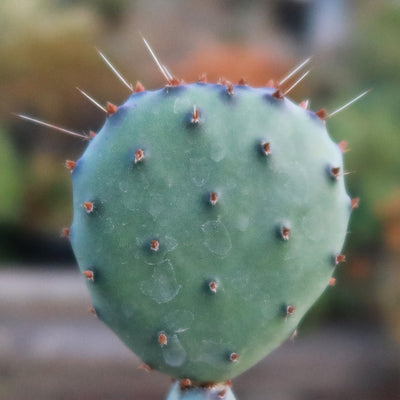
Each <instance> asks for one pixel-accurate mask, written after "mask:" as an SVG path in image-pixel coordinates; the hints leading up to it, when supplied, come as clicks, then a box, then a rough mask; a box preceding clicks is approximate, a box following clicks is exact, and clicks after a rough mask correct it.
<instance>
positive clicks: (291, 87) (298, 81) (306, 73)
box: [283, 70, 310, 96]
mask: <svg viewBox="0 0 400 400" xmlns="http://www.w3.org/2000/svg"><path fill="white" fill-rule="evenodd" d="M309 73H310V70H308V71H307V72H305V73H304V74H303V75H302V76H301V77H300V78H299V79H297V81H296V82H295V83H293V85H292V86H290V88H289V89H286V90H285V91H284V93H283V95H284V96H286V95H287V94H288V93H289V92H291V91H292V90H293V89H294V88H295V87H296V86H297V85H298V84H299V83H300V82H301V81H302V80H303V79H304V78H305V77H306V76H307V75H308V74H309Z"/></svg>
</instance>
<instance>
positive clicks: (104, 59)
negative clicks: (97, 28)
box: [96, 48, 133, 92]
mask: <svg viewBox="0 0 400 400" xmlns="http://www.w3.org/2000/svg"><path fill="white" fill-rule="evenodd" d="M96 51H97V52H98V53H99V55H100V57H101V58H102V59H103V61H104V62H105V63H106V64H107V66H108V67H109V68H110V69H111V71H112V72H114V74H115V75H116V77H117V78H118V79H119V80H120V81H121V82H122V83H123V84H124V85H125V86H126V87H127V88H128V89H129V90H130V91H131V92H133V87H132V84H131V83H128V82H127V81H126V80H125V79H124V77H123V76H122V75H121V74H120V73H119V72H118V71H117V69H116V68H115V67H114V66H113V65H112V64H111V62H110V61H109V60H108V59H107V58H106V56H105V55H104V54H103V53H102V52H101V51H100V50H99V49H97V48H96Z"/></svg>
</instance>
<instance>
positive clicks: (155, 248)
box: [150, 240, 160, 251]
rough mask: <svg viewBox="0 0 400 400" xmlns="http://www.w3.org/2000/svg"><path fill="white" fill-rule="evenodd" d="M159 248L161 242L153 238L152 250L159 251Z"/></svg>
mask: <svg viewBox="0 0 400 400" xmlns="http://www.w3.org/2000/svg"><path fill="white" fill-rule="evenodd" d="M159 248H160V243H159V242H158V240H152V241H151V244H150V250H152V251H158V249H159Z"/></svg>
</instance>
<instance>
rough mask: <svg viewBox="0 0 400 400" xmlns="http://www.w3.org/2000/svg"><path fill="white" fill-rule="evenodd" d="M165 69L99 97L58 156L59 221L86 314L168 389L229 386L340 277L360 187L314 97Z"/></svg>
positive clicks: (211, 394) (206, 394) (183, 391)
mask: <svg viewBox="0 0 400 400" xmlns="http://www.w3.org/2000/svg"><path fill="white" fill-rule="evenodd" d="M100 54H101V53H100ZM101 55H102V54H101ZM102 57H103V58H104V56H103V55H102ZM160 69H162V71H164V73H165V76H166V79H167V81H168V84H167V85H166V86H165V87H164V88H162V89H159V90H156V91H146V90H145V89H144V87H143V86H142V85H141V84H140V83H138V84H137V86H136V89H135V91H133V94H132V95H131V96H130V97H129V98H128V100H127V101H126V102H125V103H124V104H123V105H121V106H119V107H117V106H115V105H113V104H111V103H108V104H107V106H106V107H104V108H103V107H101V106H100V107H101V108H103V109H104V111H105V112H106V113H107V120H106V123H105V125H104V126H103V128H102V129H101V130H100V131H99V132H98V133H97V134H94V133H92V134H91V137H90V142H89V145H88V146H87V148H86V150H85V152H84V154H83V155H82V156H81V158H80V159H79V160H77V162H74V161H68V162H67V164H66V165H67V167H68V168H69V169H70V170H71V175H72V183H73V206H74V217H73V223H72V225H71V228H70V230H69V231H68V233H69V237H70V241H71V244H72V247H73V251H74V253H75V256H76V259H77V262H78V264H79V268H80V270H81V272H82V274H83V275H84V277H85V278H86V280H87V285H88V288H89V291H90V293H91V297H92V300H93V309H92V311H93V313H95V314H96V315H97V316H98V317H99V318H100V319H101V320H102V321H103V322H104V323H105V324H107V325H108V326H109V327H110V328H111V329H112V330H113V331H114V332H115V333H116V334H117V335H118V336H119V337H120V339H121V340H122V341H123V342H124V343H125V344H126V345H127V346H128V347H129V348H130V349H132V350H133V351H134V352H135V353H136V354H137V355H138V356H139V357H140V358H141V359H142V360H143V362H144V363H145V364H144V366H145V367H144V368H145V369H147V370H151V369H156V370H158V371H161V372H163V373H166V374H168V375H170V376H171V377H173V378H174V379H177V380H180V382H177V383H175V384H174V386H173V387H172V389H171V392H170V394H169V396H168V400H177V399H185V400H194V399H199V400H200V399H206V398H207V399H226V400H233V399H234V398H235V397H234V395H233V392H232V391H231V389H230V379H232V378H234V377H235V376H237V375H238V374H240V373H242V372H244V371H245V370H247V369H248V368H250V367H251V366H253V365H254V364H255V363H257V362H258V361H260V360H261V359H262V358H263V357H265V356H266V355H267V354H268V353H270V352H271V351H272V350H273V349H275V348H276V347H277V346H279V345H280V344H281V343H282V342H283V341H284V340H286V339H287V338H289V337H290V336H293V335H295V333H296V327H297V326H298V324H299V322H300V321H301V319H302V318H303V316H304V315H305V313H306V312H307V310H308V309H309V308H310V307H311V305H312V304H313V303H314V302H315V301H316V300H317V299H318V297H319V296H320V295H321V293H322V292H323V291H324V290H325V289H326V287H327V286H333V285H334V284H335V279H334V278H333V277H332V274H333V271H334V267H335V266H336V265H337V264H339V263H341V262H343V261H344V260H345V256H344V255H343V254H341V250H342V247H343V243H344V240H345V237H346V231H347V226H348V221H349V216H350V213H351V210H352V209H353V208H354V207H356V206H357V204H358V199H353V200H352V199H350V198H349V196H348V195H347V193H346V189H345V183H344V168H343V160H342V153H343V152H344V151H345V143H339V144H336V143H334V142H333V141H332V140H331V139H330V137H329V135H328V133H327V130H326V126H325V119H326V118H327V117H328V115H327V114H326V112H325V111H324V110H320V111H318V112H311V111H308V110H307V103H305V102H303V103H300V104H299V105H297V104H295V103H293V102H291V101H290V100H289V99H288V98H287V97H286V94H287V93H288V90H286V91H283V90H282V89H281V88H280V87H279V85H277V84H273V83H272V84H269V85H267V87H261V88H252V87H250V86H248V85H247V84H246V83H245V82H244V81H240V82H239V84H238V85H233V84H232V83H230V82H228V81H225V80H221V81H220V82H219V83H217V84H210V83H207V82H206V79H205V77H204V76H203V77H202V78H201V79H200V80H199V81H198V82H197V83H193V84H184V83H183V82H180V81H179V80H177V79H170V77H169V74H168V73H167V72H166V70H165V69H163V67H161V66H160ZM114 72H116V70H114ZM305 75H306V74H305ZM305 75H303V76H305ZM119 77H120V76H119ZM120 78H121V77H120ZM121 79H122V78H121ZM281 83H282V82H281ZM128 87H131V86H130V85H128ZM83 94H84V95H85V96H86V97H89V96H88V95H87V94H86V93H84V92H83ZM89 98H90V97H89ZM95 104H96V105H98V106H99V104H98V103H95ZM333 114H334V113H331V114H330V115H333ZM36 122H37V121H36Z"/></svg>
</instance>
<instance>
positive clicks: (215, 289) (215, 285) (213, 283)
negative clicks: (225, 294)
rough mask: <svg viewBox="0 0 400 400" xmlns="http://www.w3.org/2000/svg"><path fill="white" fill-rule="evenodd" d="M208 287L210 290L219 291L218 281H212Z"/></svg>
mask: <svg viewBox="0 0 400 400" xmlns="http://www.w3.org/2000/svg"><path fill="white" fill-rule="evenodd" d="M208 288H209V289H210V291H211V292H212V293H217V289H218V284H217V282H215V281H211V282H210V283H209V284H208Z"/></svg>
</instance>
